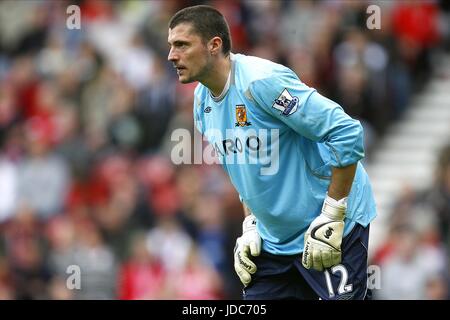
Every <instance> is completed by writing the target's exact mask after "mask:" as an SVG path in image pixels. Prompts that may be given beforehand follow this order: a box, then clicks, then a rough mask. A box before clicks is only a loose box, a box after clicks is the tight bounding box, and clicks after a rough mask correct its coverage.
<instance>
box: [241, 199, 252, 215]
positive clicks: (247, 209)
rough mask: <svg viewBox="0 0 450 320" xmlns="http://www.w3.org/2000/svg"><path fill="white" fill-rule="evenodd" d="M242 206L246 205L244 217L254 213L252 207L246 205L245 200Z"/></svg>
mask: <svg viewBox="0 0 450 320" xmlns="http://www.w3.org/2000/svg"><path fill="white" fill-rule="evenodd" d="M242 206H243V207H244V217H248V216H249V215H251V214H252V212H251V211H250V209H249V208H248V207H247V206H246V205H245V203H244V202H242Z"/></svg>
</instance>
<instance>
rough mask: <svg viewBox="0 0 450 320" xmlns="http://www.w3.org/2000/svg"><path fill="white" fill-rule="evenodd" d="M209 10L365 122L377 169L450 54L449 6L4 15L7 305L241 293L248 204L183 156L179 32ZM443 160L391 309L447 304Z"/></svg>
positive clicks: (16, 9)
mask: <svg viewBox="0 0 450 320" xmlns="http://www.w3.org/2000/svg"><path fill="white" fill-rule="evenodd" d="M72 4H76V5H78V6H79V8H80V9H81V29H69V28H67V25H66V20H67V18H68V16H69V14H67V13H66V9H67V7H68V6H69V5H72ZM193 4H210V5H213V6H215V7H216V8H217V9H219V10H220V11H221V12H222V13H223V14H224V15H225V17H226V18H227V20H228V22H229V24H230V29H231V33H232V39H233V50H232V51H233V52H236V53H245V54H249V55H257V56H260V57H263V58H268V59H271V60H273V61H277V62H280V63H283V64H286V65H288V66H289V67H291V68H292V69H293V70H295V71H296V72H297V73H298V75H299V77H300V79H302V81H303V82H305V83H306V84H308V85H310V86H313V87H315V88H317V90H318V91H319V92H321V93H322V94H324V95H325V96H327V97H329V98H331V99H333V100H335V101H337V102H338V103H340V104H341V105H342V106H343V108H344V109H345V110H346V111H347V112H348V113H349V114H350V115H351V116H353V117H355V118H357V119H359V120H360V121H361V122H362V123H363V126H364V128H365V135H366V136H365V140H366V150H367V159H366V160H365V161H370V154H371V152H372V150H373V149H375V148H376V147H377V141H378V140H379V139H380V138H381V137H382V136H383V135H384V134H385V133H386V129H387V128H388V127H389V124H391V123H393V122H395V121H396V120H398V119H400V118H401V116H402V114H403V112H404V111H405V110H406V109H407V108H408V105H409V101H410V99H411V97H412V95H413V94H416V93H417V92H420V91H421V90H422V89H423V88H424V86H425V85H426V83H427V80H428V79H429V77H430V75H431V74H432V72H433V70H434V68H435V67H436V66H435V65H433V61H435V59H433V56H434V55H435V54H436V52H438V51H445V50H447V51H448V50H449V47H450V46H449V30H450V24H449V6H448V4H446V3H445V1H442V2H439V1H422V2H421V1H413V2H394V1H392V2H391V1H385V2H377V3H376V4H377V5H379V6H380V8H381V29H374V30H369V29H368V28H367V25H366V21H367V18H368V16H369V14H368V13H366V9H367V7H368V5H369V4H371V3H370V2H365V1H325V0H324V1H307V0H302V1H286V0H285V1H263V0H261V1H252V0H242V1H234V0H231V1H221V0H216V1H181V0H166V1H158V0H152V1H107V0H93V1H80V0H78V1H64V0H58V1H50V0H49V1H35V0H33V1H2V2H0V146H1V147H0V299H235V298H237V299H239V298H240V294H241V286H240V282H239V280H238V278H237V276H236V275H235V274H234V269H233V261H232V260H233V258H232V257H233V254H232V252H233V247H234V242H235V239H236V237H237V236H239V235H240V233H241V223H242V219H243V211H242V206H241V203H240V201H239V197H238V195H237V193H236V192H235V190H234V189H233V187H232V186H231V184H230V182H229V180H228V178H227V177H226V175H225V174H224V172H223V171H222V169H221V168H220V166H218V165H206V164H203V165H174V164H173V163H172V161H171V157H170V155H171V150H172V147H173V145H174V142H173V141H171V133H172V132H173V130H174V129H177V128H185V129H187V130H189V131H190V132H193V130H194V129H193V120H192V102H193V89H194V87H195V84H190V85H180V84H179V83H178V82H177V77H176V72H175V71H174V69H173V67H172V66H171V64H170V63H168V62H167V53H168V47H167V23H168V20H169V19H170V17H171V16H172V15H173V14H174V13H175V12H176V11H177V10H179V9H181V8H183V7H185V6H188V5H193ZM187 143H190V142H189V141H188V142H187ZM436 156H438V155H436ZM439 163H440V165H439V168H437V171H438V173H437V174H436V184H435V185H434V186H433V188H432V189H431V190H428V191H427V192H425V193H417V192H414V190H405V193H404V197H402V198H401V199H399V200H398V206H397V207H396V209H395V212H396V214H395V219H393V222H392V226H390V227H391V229H392V239H388V240H387V242H386V245H385V246H383V247H382V248H381V249H379V251H378V252H377V254H376V257H375V260H374V263H377V264H380V265H381V266H382V271H383V273H385V277H386V279H388V280H386V281H385V283H383V284H385V285H386V287H385V290H383V291H382V293H381V291H380V294H379V297H381V298H388V299H389V298H403V297H404V298H411V297H412V298H448V286H447V284H448V279H447V273H446V271H448V261H447V254H448V252H449V242H450V237H449V228H448V227H449V223H450V218H449V215H450V213H449V212H450V207H449V199H450V151H449V150H448V149H447V150H444V151H443V152H442V155H441V161H440V162H439ZM413 209H414V210H413ZM411 212H417V217H416V218H414V221H416V223H415V225H411V224H408V223H405V221H410V220H412V219H411V216H409V217H406V216H407V215H411V214H412V213H411ZM419 243H420V246H419ZM425 257H427V258H425ZM431 259H436V260H437V262H436V263H430V261H431ZM73 265H75V266H79V268H80V270H81V278H80V279H81V289H79V290H78V289H75V290H69V289H68V288H67V279H68V277H69V276H70V271H69V270H70V269H68V268H69V266H73ZM429 265H433V266H439V267H436V268H433V270H430V268H426V266H429ZM399 272H400V274H402V272H404V273H403V274H405V272H410V274H411V276H410V277H409V276H408V278H407V279H405V284H403V283H402V282H401V281H398V279H399V276H398V275H399ZM392 279H395V280H392ZM413 280H414V281H413ZM411 282H414V283H413V284H411ZM401 285H403V287H399V286H401ZM391 287H392V288H391ZM402 294H403V296H402ZM408 294H411V296H408Z"/></svg>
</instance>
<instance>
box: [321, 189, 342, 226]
mask: <svg viewBox="0 0 450 320" xmlns="http://www.w3.org/2000/svg"><path fill="white" fill-rule="evenodd" d="M347 199H348V197H344V198H342V199H340V200H336V199H333V198H331V197H330V196H329V195H328V193H327V195H326V197H325V200H324V202H323V206H322V214H323V215H325V216H326V217H328V218H330V219H332V220H336V221H343V220H344V218H345V212H346V210H347Z"/></svg>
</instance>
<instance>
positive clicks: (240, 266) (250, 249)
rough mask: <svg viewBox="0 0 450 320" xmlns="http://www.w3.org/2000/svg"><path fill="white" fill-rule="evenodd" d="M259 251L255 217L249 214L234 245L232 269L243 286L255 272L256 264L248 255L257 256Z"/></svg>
mask: <svg viewBox="0 0 450 320" xmlns="http://www.w3.org/2000/svg"><path fill="white" fill-rule="evenodd" d="M260 252H261V237H260V236H259V234H258V231H257V230H256V217H255V216H254V215H252V214H251V215H249V216H247V217H246V218H245V219H244V222H243V223H242V236H240V237H239V238H237V240H236V245H235V247H234V270H235V271H236V273H237V275H238V276H239V279H240V280H241V282H242V284H243V285H244V286H245V287H246V286H247V285H248V284H249V283H250V281H251V280H252V277H251V274H254V273H255V272H256V265H255V264H254V263H253V262H252V261H251V260H250V258H249V255H250V254H251V255H252V256H259V254H260Z"/></svg>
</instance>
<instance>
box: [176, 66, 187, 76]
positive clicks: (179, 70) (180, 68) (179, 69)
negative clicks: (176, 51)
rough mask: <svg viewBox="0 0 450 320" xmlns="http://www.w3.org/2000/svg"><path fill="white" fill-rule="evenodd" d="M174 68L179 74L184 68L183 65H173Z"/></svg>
mask: <svg viewBox="0 0 450 320" xmlns="http://www.w3.org/2000/svg"><path fill="white" fill-rule="evenodd" d="M175 68H176V69H177V73H178V74H179V73H180V72H181V71H183V70H186V68H185V67H181V66H179V67H175Z"/></svg>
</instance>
